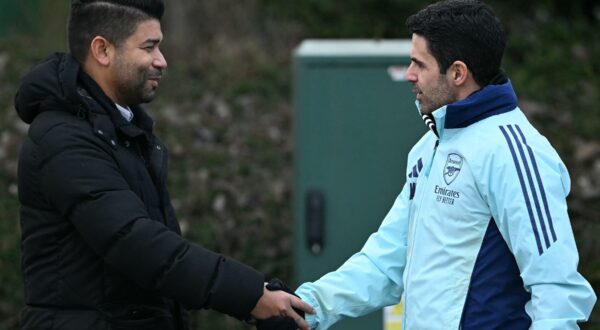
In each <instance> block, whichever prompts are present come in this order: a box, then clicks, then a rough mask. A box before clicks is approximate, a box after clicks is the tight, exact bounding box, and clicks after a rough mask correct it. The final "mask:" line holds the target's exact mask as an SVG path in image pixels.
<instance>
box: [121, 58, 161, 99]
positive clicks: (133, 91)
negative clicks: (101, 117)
mask: <svg viewBox="0 0 600 330" xmlns="http://www.w3.org/2000/svg"><path fill="white" fill-rule="evenodd" d="M116 70H117V79H116V81H115V86H116V87H117V88H116V92H117V94H118V97H117V98H118V99H119V100H121V101H122V102H126V104H122V105H124V106H129V105H137V104H141V103H148V102H150V101H152V100H154V97H155V96H156V87H155V86H153V84H152V82H151V80H150V79H152V78H159V77H161V76H162V71H161V70H158V69H155V68H139V67H136V66H134V65H132V64H130V63H124V61H120V62H118V65H117V66H116Z"/></svg>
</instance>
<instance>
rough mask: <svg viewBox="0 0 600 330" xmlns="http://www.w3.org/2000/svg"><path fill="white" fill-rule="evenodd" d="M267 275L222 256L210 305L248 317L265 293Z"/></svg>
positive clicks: (221, 310)
mask: <svg viewBox="0 0 600 330" xmlns="http://www.w3.org/2000/svg"><path fill="white" fill-rule="evenodd" d="M264 282H265V277H264V275H263V274H262V273H260V272H258V271H257V270H255V269H254V268H252V267H250V266H247V265H245V264H243V263H240V262H237V261H235V260H233V259H229V258H226V257H222V258H221V260H220V264H219V267H218V273H217V274H216V276H215V282H214V283H213V285H212V290H211V295H210V301H209V304H208V307H209V308H211V309H214V310H216V311H219V312H222V313H225V314H228V315H231V316H233V317H235V318H237V319H239V320H244V319H247V318H248V317H249V316H250V312H251V311H252V310H253V309H254V307H255V306H256V303H257V302H258V299H260V297H262V295H263V287H264Z"/></svg>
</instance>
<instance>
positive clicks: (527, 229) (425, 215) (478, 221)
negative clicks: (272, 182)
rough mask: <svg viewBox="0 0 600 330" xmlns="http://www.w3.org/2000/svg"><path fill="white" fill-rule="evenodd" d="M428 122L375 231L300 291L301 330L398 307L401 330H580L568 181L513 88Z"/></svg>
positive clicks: (483, 93)
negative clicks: (305, 309) (305, 310)
mask: <svg viewBox="0 0 600 330" xmlns="http://www.w3.org/2000/svg"><path fill="white" fill-rule="evenodd" d="M432 115H433V118H434V120H435V128H434V129H433V130H431V131H429V132H428V133H426V134H425V135H424V136H423V137H422V138H421V140H420V141H419V142H418V143H417V144H416V145H415V146H414V147H413V148H412V150H411V151H410V153H409V155H408V164H409V166H408V169H407V170H406V183H405V185H404V188H403V189H402V192H401V193H400V195H399V196H398V197H397V199H396V201H395V202H394V205H393V206H392V208H391V210H390V211H389V213H388V214H387V216H386V217H385V219H384V220H383V223H382V224H381V226H380V228H379V230H378V231H377V232H376V233H374V234H372V235H371V236H370V237H369V239H368V240H367V242H366V244H365V245H364V247H363V248H362V249H361V251H360V252H358V253H356V254H355V255H353V256H352V257H351V258H350V259H348V260H347V261H346V262H345V263H344V264H343V265H342V266H341V267H340V268H339V269H337V270H336V271H334V272H331V273H328V274H326V275H324V276H323V277H322V278H320V279H319V280H317V281H316V282H314V283H304V284H303V285H301V286H300V287H299V288H298V290H297V291H296V293H297V294H298V295H299V296H300V297H301V298H302V299H303V300H305V301H306V302H308V303H309V304H311V305H312V306H313V307H315V310H316V314H315V315H308V316H307V321H308V322H309V324H310V325H311V326H312V327H313V329H327V328H328V327H330V326H331V325H332V324H334V323H335V322H336V321H338V320H340V319H341V318H343V317H358V316H361V315H365V314H367V313H369V312H372V311H374V310H377V309H380V308H382V307H384V306H388V305H393V304H396V303H398V302H399V301H400V298H401V297H402V299H403V301H404V319H403V325H404V328H403V329H408V330H427V329H443V330H447V329H463V330H470V329H477V330H479V329H511V330H515V329H516V330H518V329H540V330H553V329H556V330H567V329H578V325H577V322H578V321H584V320H587V318H588V317H589V315H590V312H591V310H592V307H593V306H594V303H595V301H596V295H595V294H594V291H593V289H592V287H591V286H590V284H589V283H588V282H587V281H586V280H585V279H584V278H583V276H581V274H579V273H578V272H577V264H578V261H579V257H578V252H577V247H576V245H575V240H574V237H573V231H572V229H571V225H570V221H569V216H568V214H567V203H566V200H565V198H566V197H567V195H568V193H569V189H570V184H571V183H570V179H569V174H568V173H567V169H566V167H565V165H564V164H563V162H562V161H561V160H560V158H559V156H558V154H557V153H556V151H555V150H554V148H553V147H552V146H551V145H550V143H549V142H548V140H546V138H545V137H544V136H542V135H541V134H540V133H539V132H538V131H537V130H536V129H535V128H534V127H533V126H532V125H531V124H530V123H529V121H528V120H527V118H526V117H525V115H524V114H523V113H522V112H521V110H520V109H519V108H518V107H517V98H516V96H515V93H514V91H513V88H512V86H511V84H510V82H509V81H507V82H505V83H504V84H499V85H488V86H486V87H485V88H483V89H481V90H479V91H478V92H476V93H474V94H472V95H471V96H470V97H468V98H467V99H464V100H462V101H459V102H456V103H453V104H450V105H447V106H444V107H442V108H440V109H437V110H436V111H434V112H433V113H432ZM436 129H437V131H436ZM436 133H437V134H436ZM438 135H439V138H438Z"/></svg>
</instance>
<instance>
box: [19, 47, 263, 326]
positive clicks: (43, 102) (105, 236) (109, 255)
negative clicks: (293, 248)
mask: <svg viewBox="0 0 600 330" xmlns="http://www.w3.org/2000/svg"><path fill="white" fill-rule="evenodd" d="M15 105H16V109H17V112H18V114H19V116H20V117H21V119H22V120H23V121H25V122H26V123H30V124H31V126H30V128H29V135H28V138H27V140H26V141H25V143H24V145H23V148H22V151H21V155H20V160H19V199H20V202H21V227H22V253H23V256H22V268H23V274H24V279H25V302H26V307H25V309H24V311H23V314H22V325H23V328H24V329H36V330H37V329H67V330H68V329H74V330H81V329H161V330H164V329H186V328H187V324H186V323H187V322H186V319H187V317H186V312H185V311H184V309H185V308H184V307H182V306H186V308H210V309H214V310H217V311H220V312H224V313H227V314H230V315H232V316H234V317H236V318H239V319H243V318H245V317H247V316H248V314H249V313H250V311H251V310H252V308H253V307H254V306H255V304H256V302H257V301H258V299H259V298H260V296H261V295H262V290H263V289H262V288H263V281H264V278H263V275H262V274H260V273H259V272H257V271H256V270H254V269H252V268H250V267H248V266H245V265H243V264H241V263H238V262H236V261H234V260H231V259H228V258H226V257H223V256H221V255H219V254H216V253H213V252H211V251H208V250H206V249H203V248H202V247H199V246H197V245H194V244H192V243H190V242H188V241H186V240H184V239H183V238H181V236H180V230H179V226H178V224H177V220H176V219H175V215H174V213H173V208H172V206H171V203H170V199H169V194H168V192H167V188H166V178H167V150H166V149H165V147H164V145H163V144H162V143H161V142H160V141H159V140H158V139H157V138H156V137H155V136H154V135H153V134H152V126H153V121H152V120H151V119H150V117H148V115H147V114H146V113H145V112H144V111H143V110H142V109H141V108H139V107H133V109H132V110H133V112H134V116H135V117H134V122H133V123H129V122H127V121H126V120H125V119H124V118H123V117H122V116H121V115H120V114H119V112H118V110H117V109H116V108H115V105H114V103H112V102H111V101H110V99H108V98H107V96H106V95H105V94H104V93H103V92H102V90H101V89H100V88H99V87H98V85H97V84H96V83H95V82H94V81H93V80H92V79H91V78H90V77H89V76H88V75H87V74H85V73H84V72H83V70H81V69H80V66H79V64H78V63H77V62H76V61H75V60H74V59H73V58H72V57H71V56H70V55H65V54H54V55H52V56H50V57H49V58H47V59H46V60H45V61H43V62H42V63H40V64H38V65H37V66H35V67H34V68H33V69H32V70H31V72H29V73H28V74H27V75H26V76H25V77H24V79H23V84H22V86H21V88H20V90H19V92H18V94H17V96H16V99H15Z"/></svg>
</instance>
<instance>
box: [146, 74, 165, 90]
mask: <svg viewBox="0 0 600 330" xmlns="http://www.w3.org/2000/svg"><path fill="white" fill-rule="evenodd" d="M161 78H162V77H161V76H154V77H149V78H148V81H149V82H150V85H152V87H154V88H156V87H158V82H159V81H160V79H161Z"/></svg>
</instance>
